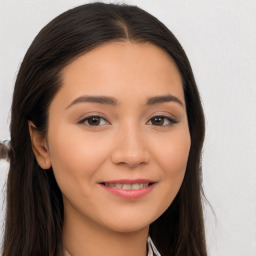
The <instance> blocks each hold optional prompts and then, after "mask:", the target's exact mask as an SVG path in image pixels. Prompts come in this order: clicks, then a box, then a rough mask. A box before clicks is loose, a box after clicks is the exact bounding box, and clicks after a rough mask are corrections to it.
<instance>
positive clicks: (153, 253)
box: [64, 236, 161, 256]
mask: <svg viewBox="0 0 256 256" xmlns="http://www.w3.org/2000/svg"><path fill="white" fill-rule="evenodd" d="M64 255H65V256H71V255H70V254H69V252H68V251H67V250H64ZM147 256H161V254H160V253H159V252H158V250H157V249H156V247H155V245H154V243H153V241H152V239H151V237H150V236H149V237H148V255H147Z"/></svg>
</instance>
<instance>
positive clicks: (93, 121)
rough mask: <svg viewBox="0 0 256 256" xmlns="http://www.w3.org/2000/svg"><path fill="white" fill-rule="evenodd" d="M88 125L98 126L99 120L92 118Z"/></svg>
mask: <svg viewBox="0 0 256 256" xmlns="http://www.w3.org/2000/svg"><path fill="white" fill-rule="evenodd" d="M88 123H89V124H90V125H99V123H100V119H99V118H98V117H95V116H94V117H91V118H89V120H88Z"/></svg>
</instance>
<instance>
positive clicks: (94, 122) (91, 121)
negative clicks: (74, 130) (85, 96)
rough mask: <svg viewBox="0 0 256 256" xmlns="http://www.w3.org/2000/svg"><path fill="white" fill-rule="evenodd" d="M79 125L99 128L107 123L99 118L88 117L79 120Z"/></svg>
mask: <svg viewBox="0 0 256 256" xmlns="http://www.w3.org/2000/svg"><path fill="white" fill-rule="evenodd" d="M79 123H82V124H85V125H87V126H101V125H106V124H109V123H108V121H107V120H106V119H105V118H103V117H101V116H89V117H86V118H85V119H83V120H81V121H80V122H79Z"/></svg>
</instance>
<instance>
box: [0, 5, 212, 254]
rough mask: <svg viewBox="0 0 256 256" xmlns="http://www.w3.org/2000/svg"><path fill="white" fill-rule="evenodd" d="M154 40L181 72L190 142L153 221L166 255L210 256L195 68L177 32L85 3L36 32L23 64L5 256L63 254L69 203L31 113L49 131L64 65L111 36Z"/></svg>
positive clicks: (122, 8) (140, 15) (123, 10)
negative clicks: (34, 143) (36, 147)
mask: <svg viewBox="0 0 256 256" xmlns="http://www.w3.org/2000/svg"><path fill="white" fill-rule="evenodd" d="M127 40H128V41H133V42H150V43H152V44H154V45H156V46H158V47H160V48H162V49H164V51H165V52H167V53H168V54H169V55H170V56H171V57H172V59H173V60H174V61H175V63H176V65H177V67H178V69H179V72H180V74H181V77H182V82H183V89H184V94H185V101H186V108H187V109H186V110H187V116H188V122H189V130H190V136H191V149H190V153H189V158H188V163H187V169H186V173H185V177H184V180H183V183H182V185H181V188H180V190H179V192H178V194H177V196H176V198H175V199H174V201H173V203H172V204H171V205H170V207H169V208H168V209H167V210H166V212H165V213H164V214H163V215H162V216H161V217H159V219H157V220H156V221H155V222H154V223H152V224H151V225H150V236H151V237H152V240H153V241H154V243H155V245H156V247H157V248H158V250H159V251H160V253H161V255H162V256H167V255H173V256H184V255H189V256H199V255H200V256H205V255H207V253H206V245H205V234H204V222H203V213H202V196H203V192H202V187H201V171H200V163H201V151H202V145H203V140H204V115H203V110H202V106H201V102H200V97H199V93H198V90H197V87H196V83H195V80H194V76H193V73H192V69H191V67H190V64H189V61H188V59H187V57H186V54H185V52H184V50H183V48H182V47H181V45H180V44H179V42H178V41H177V39H176V38H175V36H174V35H173V34H172V33H171V32H170V31H169V30H168V29H167V28H166V27H165V26H164V25H163V24H162V23H161V22H160V21H158V20H157V19H156V18H155V17H153V16H152V15H150V14H149V13H147V12H145V11H143V10H141V9H140V8H138V7H136V6H129V5H124V4H123V5H116V4H104V3H92V4H85V5H82V6H79V7H76V8H74V9H71V10H68V11H67V12H65V13H63V14H61V15H60V16H58V17H56V18H55V19H54V20H52V21H51V22H50V23H49V24H48V25H46V26H45V27H44V28H43V29H42V30H41V31H40V33H39V34H38V35H37V36H36V38H35V39H34V41H33V43H32V44H31V46H30V47H29V49H28V51H27V53H26V55H25V57H24V60H23V62H22V64H21V67H20V70H19V73H18V75H17V80H16V84H15V89H14V95H13V101H12V114H11V125H10V132H11V144H12V153H11V155H10V171H9V174H8V180H7V211H6V222H5V233H4V243H3V255H4V256H17V255H22V256H29V255H43V256H45V255H55V256H60V255H62V253H63V247H62V238H61V233H62V223H63V202H62V195H61V191H60V189H59V187H58V185H57V183H56V181H55V178H54V175H53V172H52V170H51V169H50V170H47V171H44V170H42V169H41V168H40V167H39V165H38V163H37V161H36V159H35V156H34V154H33V151H32V147H31V140H30V135H29V129H28V120H30V121H32V122H33V123H34V124H35V125H36V127H37V129H38V130H39V131H41V132H42V134H45V133H46V132H47V126H48V124H47V121H48V109H49V105H50V103H51V101H52V100H53V98H54V96H55V95H56V93H57V92H58V90H59V89H60V87H61V71H62V69H63V67H65V66H66V65H67V64H69V63H70V62H71V61H73V60H74V59H75V58H77V57H78V56H80V55H82V54H84V53H85V52H88V51H90V50H92V49H94V48H95V47H97V46H99V45H101V44H103V43H106V42H110V41H127Z"/></svg>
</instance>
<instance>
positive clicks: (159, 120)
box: [147, 116, 178, 126]
mask: <svg viewBox="0 0 256 256" xmlns="http://www.w3.org/2000/svg"><path fill="white" fill-rule="evenodd" d="M177 123H178V122H177V121H176V120H175V119H174V118H172V117H169V116H154V117H152V118H150V119H149V121H148V122H147V124H149V125H155V126H169V125H172V124H177Z"/></svg>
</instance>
